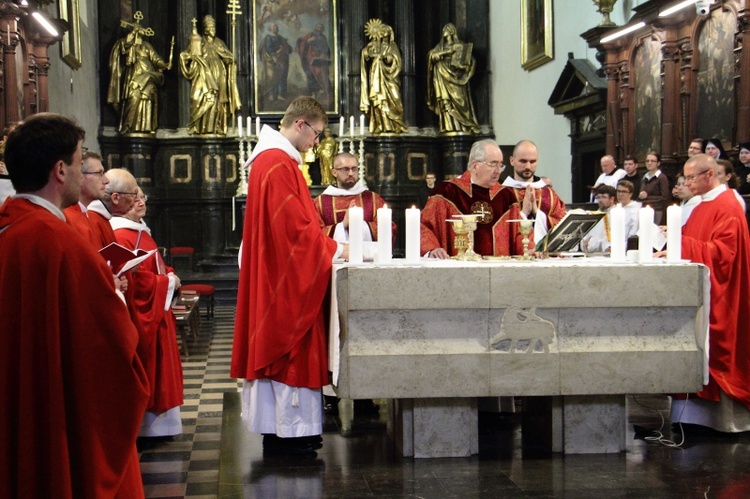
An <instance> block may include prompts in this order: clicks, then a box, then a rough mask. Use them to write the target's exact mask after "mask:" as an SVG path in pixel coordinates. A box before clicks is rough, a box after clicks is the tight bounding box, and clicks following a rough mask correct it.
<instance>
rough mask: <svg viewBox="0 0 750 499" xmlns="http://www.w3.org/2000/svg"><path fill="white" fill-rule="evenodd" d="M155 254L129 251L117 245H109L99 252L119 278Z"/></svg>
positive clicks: (152, 251)
mask: <svg viewBox="0 0 750 499" xmlns="http://www.w3.org/2000/svg"><path fill="white" fill-rule="evenodd" d="M155 252H156V250H151V251H144V250H142V249H137V250H135V251H131V250H129V249H127V248H126V247H125V246H121V245H119V244H117V243H110V244H108V245H106V246H105V247H103V248H102V249H100V250H99V253H101V255H102V256H103V257H104V259H105V260H106V261H107V262H109V265H110V266H111V267H112V270H113V271H115V272H116V273H117V277H120V275H121V274H122V273H123V272H127V271H128V270H130V269H132V268H133V267H135V266H136V265H138V264H139V263H141V262H142V261H143V260H145V259H146V258H148V257H149V256H151V255H152V254H154V253H155Z"/></svg>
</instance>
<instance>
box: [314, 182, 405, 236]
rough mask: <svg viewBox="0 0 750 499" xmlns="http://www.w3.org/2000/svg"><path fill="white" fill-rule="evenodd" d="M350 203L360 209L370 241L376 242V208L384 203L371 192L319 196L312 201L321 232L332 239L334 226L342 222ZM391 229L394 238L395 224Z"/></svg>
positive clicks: (392, 224)
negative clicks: (368, 230) (367, 228)
mask: <svg viewBox="0 0 750 499" xmlns="http://www.w3.org/2000/svg"><path fill="white" fill-rule="evenodd" d="M352 201H354V204H355V205H356V206H361V207H362V212H363V213H364V220H365V222H366V223H367V226H368V227H369V228H370V234H371V235H372V240H373V241H377V240H378V211H377V210H378V208H382V207H383V206H385V201H384V200H383V198H381V197H380V196H378V195H377V194H375V193H374V192H372V191H364V192H362V193H361V194H355V195H353V196H330V195H328V194H321V195H320V196H318V197H316V198H315V199H313V203H314V204H315V210H316V211H317V212H318V221H319V222H320V226H321V227H322V228H323V232H325V234H326V235H327V236H328V237H333V233H334V231H335V230H336V224H339V223H341V222H343V221H344V216H345V215H346V211H347V210H348V209H349V205H350V204H351V202H352ZM391 227H392V229H391V234H393V237H395V235H396V224H395V223H391Z"/></svg>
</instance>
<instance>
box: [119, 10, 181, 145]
mask: <svg viewBox="0 0 750 499" xmlns="http://www.w3.org/2000/svg"><path fill="white" fill-rule="evenodd" d="M133 18H134V19H135V23H134V24H131V23H128V22H125V21H120V26H121V27H123V28H130V33H128V34H127V35H126V36H125V38H120V39H119V40H117V41H116V42H115V46H114V47H112V53H111V54H110V56H109V70H110V80H109V90H108V91H107V102H109V103H110V104H112V105H113V106H114V107H115V108H116V109H117V111H118V112H119V113H120V125H119V131H120V133H122V134H130V133H155V132H156V128H157V126H158V116H157V115H158V113H157V109H158V106H157V91H156V87H157V85H161V84H163V83H164V74H163V72H164V70H165V69H171V68H172V52H171V50H170V53H169V62H164V60H163V59H162V58H161V57H159V54H157V53H156V50H154V47H152V46H151V44H150V43H148V42H147V41H145V40H144V39H143V37H144V36H154V30H153V29H151V28H144V27H143V26H141V20H142V19H143V14H142V13H141V12H140V11H138V12H136V13H135V15H134V16H133ZM172 48H174V38H172Z"/></svg>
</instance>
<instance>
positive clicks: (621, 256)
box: [608, 205, 627, 262]
mask: <svg viewBox="0 0 750 499" xmlns="http://www.w3.org/2000/svg"><path fill="white" fill-rule="evenodd" d="M608 216H609V235H610V243H611V246H610V258H612V260H613V261H617V262H624V261H625V249H626V246H627V244H626V241H625V209H624V208H623V207H622V206H620V205H617V206H615V207H613V208H612V209H611V210H609V215H608Z"/></svg>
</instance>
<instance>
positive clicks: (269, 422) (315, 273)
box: [231, 97, 348, 454]
mask: <svg viewBox="0 0 750 499" xmlns="http://www.w3.org/2000/svg"><path fill="white" fill-rule="evenodd" d="M327 121H328V118H327V116H326V112H325V110H324V109H323V107H322V106H321V105H320V103H319V102H318V101H316V100H315V99H313V98H311V97H298V98H297V99H295V100H294V101H292V102H291V104H290V105H289V107H288V108H287V110H286V112H285V113H284V117H283V119H282V121H281V130H279V131H276V130H274V129H273V128H271V127H269V126H264V127H263V130H262V131H261V133H260V137H259V141H258V145H257V146H256V147H255V150H254V151H253V154H252V155H251V156H250V159H249V160H248V163H247V165H246V166H252V169H251V170H250V176H249V179H248V195H247V207H246V212H245V227H244V230H243V241H242V242H243V244H242V250H241V255H240V261H241V268H240V281H239V289H238V295H237V314H236V319H235V327H234V344H233V348H232V364H231V375H232V376H233V377H235V378H243V379H244V380H245V381H244V387H243V401H242V415H243V418H244V420H245V422H246V423H247V426H248V429H249V430H250V431H251V432H254V433H262V434H264V437H263V447H264V450H265V451H268V452H284V453H294V454H309V453H313V452H314V451H315V448H317V447H319V446H320V444H321V438H320V435H321V433H322V431H323V421H322V419H323V403H322V394H321V388H322V387H323V386H324V385H327V384H328V359H327V348H328V345H327V342H326V322H325V313H324V306H323V302H324V299H325V296H326V293H327V290H328V285H329V283H330V280H331V268H332V263H333V259H334V258H336V257H338V256H343V257H344V258H346V257H348V245H343V244H341V243H337V242H336V241H334V240H333V239H331V238H329V237H328V236H326V235H325V234H324V233H323V231H322V230H320V225H319V224H318V215H317V213H316V211H315V206H314V205H313V202H312V199H311V198H310V191H309V190H308V188H307V184H306V182H305V179H304V177H303V176H302V172H300V169H299V165H300V164H301V163H302V156H301V154H300V153H304V152H306V151H308V150H309V149H310V148H311V147H313V146H314V145H315V144H316V143H317V142H318V138H319V136H320V133H321V131H322V130H323V128H324V127H325V125H326V123H327Z"/></svg>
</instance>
